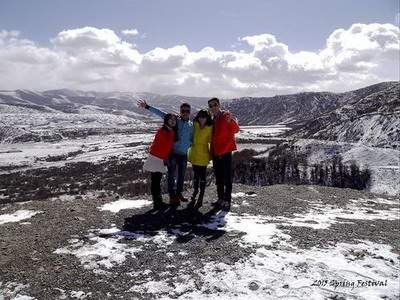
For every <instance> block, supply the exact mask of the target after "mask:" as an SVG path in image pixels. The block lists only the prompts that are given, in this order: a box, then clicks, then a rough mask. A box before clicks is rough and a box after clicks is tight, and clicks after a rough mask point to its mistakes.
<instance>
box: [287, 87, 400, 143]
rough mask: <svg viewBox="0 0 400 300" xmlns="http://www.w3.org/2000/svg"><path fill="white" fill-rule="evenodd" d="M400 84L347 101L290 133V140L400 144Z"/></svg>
mask: <svg viewBox="0 0 400 300" xmlns="http://www.w3.org/2000/svg"><path fill="white" fill-rule="evenodd" d="M399 96H400V84H396V85H392V86H388V87H387V88H385V89H384V90H380V91H377V92H375V91H372V93H371V94H369V95H368V96H363V97H353V98H350V97H349V98H348V99H349V100H348V101H347V102H345V104H344V105H342V106H340V107H339V108H337V109H335V110H333V111H331V112H327V113H325V114H323V115H321V116H320V117H318V118H316V119H314V120H311V121H308V122H306V123H305V124H304V125H302V126H300V127H298V128H295V129H294V130H293V131H291V132H289V133H288V134H289V136H290V137H302V138H316V139H323V140H331V141H339V142H362V143H366V144H370V145H374V146H389V147H390V146H392V145H395V144H396V143H398V142H399V141H400V99H399Z"/></svg>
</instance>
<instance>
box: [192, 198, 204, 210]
mask: <svg viewBox="0 0 400 300" xmlns="http://www.w3.org/2000/svg"><path fill="white" fill-rule="evenodd" d="M202 206H203V200H200V199H199V200H197V202H196V204H195V206H194V207H195V208H196V210H198V209H199V208H200V207H202Z"/></svg>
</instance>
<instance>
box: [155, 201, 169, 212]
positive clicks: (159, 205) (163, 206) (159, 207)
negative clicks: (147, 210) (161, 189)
mask: <svg viewBox="0 0 400 300" xmlns="http://www.w3.org/2000/svg"><path fill="white" fill-rule="evenodd" d="M167 207H168V205H167V204H165V203H164V202H156V203H154V204H153V209H154V210H163V209H166V208H167Z"/></svg>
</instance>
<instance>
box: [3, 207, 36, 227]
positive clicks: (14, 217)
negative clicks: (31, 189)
mask: <svg viewBox="0 0 400 300" xmlns="http://www.w3.org/2000/svg"><path fill="white" fill-rule="evenodd" d="M40 213H42V212H41V211H31V210H17V211H16V212H14V213H12V214H2V215H0V225H2V224H5V223H10V222H19V221H22V220H26V219H30V218H32V217H33V216H34V215H37V214H40Z"/></svg>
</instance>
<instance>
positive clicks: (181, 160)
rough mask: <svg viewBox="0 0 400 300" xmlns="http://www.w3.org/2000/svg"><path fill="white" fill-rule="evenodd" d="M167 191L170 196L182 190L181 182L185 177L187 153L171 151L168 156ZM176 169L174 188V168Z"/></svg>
mask: <svg viewBox="0 0 400 300" xmlns="http://www.w3.org/2000/svg"><path fill="white" fill-rule="evenodd" d="M167 166H168V193H169V195H170V196H176V195H178V194H180V193H182V191H183V182H184V179H185V173H186V167H187V155H186V154H177V153H171V154H170V155H169V157H168V165H167ZM177 169H178V176H177V178H176V188H175V177H176V170H177Z"/></svg>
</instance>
